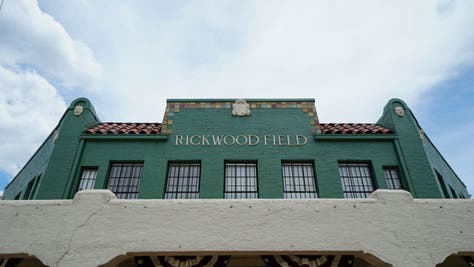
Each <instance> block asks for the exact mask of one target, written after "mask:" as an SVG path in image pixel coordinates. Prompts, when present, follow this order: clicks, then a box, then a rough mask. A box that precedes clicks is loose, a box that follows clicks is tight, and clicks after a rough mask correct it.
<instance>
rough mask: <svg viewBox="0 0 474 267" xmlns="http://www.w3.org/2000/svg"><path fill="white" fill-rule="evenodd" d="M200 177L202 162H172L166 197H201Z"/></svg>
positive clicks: (169, 167)
mask: <svg viewBox="0 0 474 267" xmlns="http://www.w3.org/2000/svg"><path fill="white" fill-rule="evenodd" d="M200 177H201V164H200V163H170V164H169V165H168V179H167V181H166V192H165V198H166V199H173V198H191V199H192V198H199V180H200Z"/></svg>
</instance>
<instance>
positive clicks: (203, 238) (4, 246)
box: [0, 190, 474, 266]
mask: <svg viewBox="0 0 474 267" xmlns="http://www.w3.org/2000/svg"><path fill="white" fill-rule="evenodd" d="M473 222H474V200H447V199H442V200H441V199H440V200H433V199H412V197H411V195H410V193H408V192H406V191H401V190H377V191H375V192H374V193H373V194H372V195H371V198H368V199H304V200H303V199H299V200H289V199H246V200H224V199H219V200H217V199H216V200H214V199H199V200H160V199H153V200H121V199H116V198H115V196H114V194H113V193H111V192H110V191H108V190H86V191H80V192H79V193H77V194H76V196H75V197H74V199H73V200H25V201H22V200H16V201H15V200H2V201H0V233H1V239H0V240H1V241H0V254H24V253H26V254H29V255H34V256H36V257H37V258H38V259H40V260H41V261H42V262H43V263H44V264H46V265H49V266H98V265H101V264H104V263H106V262H108V261H110V260H111V259H113V258H114V257H116V256H119V255H123V254H126V253H139V252H150V253H155V254H161V255H172V254H188V255H189V254H190V255H197V254H199V255H204V254H214V255H220V254H223V255H225V254H281V253H286V254H291V253H299V254H302V253H306V254H311V253H318V252H322V253H338V252H356V253H360V252H366V253H370V254H371V255H374V256H377V257H378V258H380V259H381V260H383V261H385V262H387V263H390V264H391V265H393V266H435V265H436V264H437V263H440V262H442V261H443V260H444V259H445V258H446V257H447V256H449V255H450V254H453V253H458V252H473V251H474V224H473Z"/></svg>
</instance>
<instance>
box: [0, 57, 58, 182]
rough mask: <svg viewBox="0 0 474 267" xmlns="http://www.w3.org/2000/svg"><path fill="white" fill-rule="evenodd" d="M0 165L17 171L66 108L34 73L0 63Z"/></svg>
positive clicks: (54, 91)
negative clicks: (13, 68) (17, 70)
mask: <svg viewBox="0 0 474 267" xmlns="http://www.w3.org/2000/svg"><path fill="white" fill-rule="evenodd" d="M0 89H1V90H0V122H1V123H0V168H1V169H2V170H4V171H6V172H7V173H9V174H12V175H14V174H16V172H18V171H19V170H20V168H21V167H22V166H23V165H24V164H25V163H26V161H27V160H28V159H29V157H30V156H31V155H33V153H34V151H35V150H36V149H37V148H38V147H39V145H40V144H41V143H42V142H43V141H44V139H46V137H47V135H48V134H49V133H50V132H51V131H52V129H53V127H54V126H55V124H56V123H57V122H58V121H59V118H60V116H61V115H62V113H63V112H64V110H65V109H66V104H65V103H64V100H63V98H62V97H61V96H60V95H59V94H58V92H57V91H56V89H55V88H54V87H53V86H52V85H51V84H49V83H48V81H47V80H45V79H44V78H43V77H41V76H40V75H38V74H37V73H35V72H29V71H28V72H15V71H11V70H8V69H6V68H4V67H2V66H0Z"/></svg>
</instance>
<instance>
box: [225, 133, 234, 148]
mask: <svg viewBox="0 0 474 267" xmlns="http://www.w3.org/2000/svg"><path fill="white" fill-rule="evenodd" d="M227 138H231V139H232V142H230V143H229V142H227V140H228V139H227ZM224 144H225V145H227V146H231V145H233V144H235V137H234V136H233V135H226V136H224Z"/></svg>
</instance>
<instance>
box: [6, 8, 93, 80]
mask: <svg viewBox="0 0 474 267" xmlns="http://www.w3.org/2000/svg"><path fill="white" fill-rule="evenodd" d="M0 33H1V37H0V63H1V64H3V65H8V66H10V67H12V68H13V67H15V68H17V69H25V68H28V69H34V70H37V71H38V72H40V73H41V74H42V75H43V76H44V75H46V76H48V77H49V79H51V80H54V81H56V82H58V83H59V84H60V85H62V86H65V87H82V88H86V89H87V88H90V87H92V86H93V85H94V84H95V83H96V81H97V80H98V78H99V75H100V70H101V68H100V65H99V64H98V63H97V62H96V61H95V60H94V58H93V55H92V51H91V50H90V49H89V48H88V47H87V46H86V45H85V44H84V43H82V42H79V41H75V40H73V39H72V38H71V36H70V35H69V34H68V33H67V32H66V31H65V29H64V28H63V27H62V25H61V24H59V23H58V22H57V21H56V20H55V19H54V18H53V17H51V16H50V15H48V14H46V13H44V12H42V11H41V10H40V8H39V6H38V3H37V2H36V0H15V1H6V3H4V6H3V9H2V13H1V16H0Z"/></svg>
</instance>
